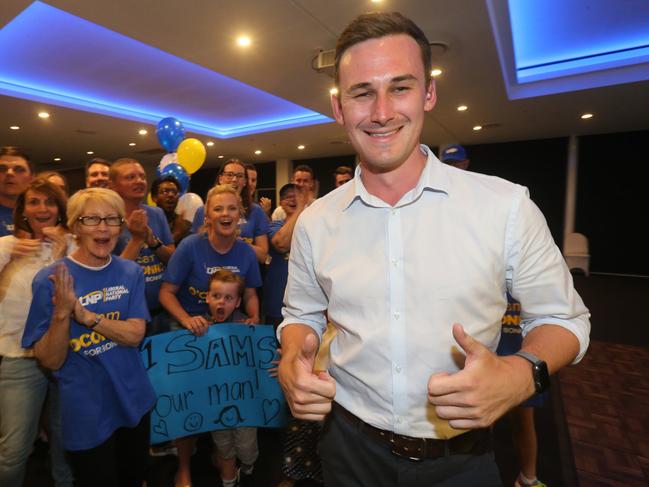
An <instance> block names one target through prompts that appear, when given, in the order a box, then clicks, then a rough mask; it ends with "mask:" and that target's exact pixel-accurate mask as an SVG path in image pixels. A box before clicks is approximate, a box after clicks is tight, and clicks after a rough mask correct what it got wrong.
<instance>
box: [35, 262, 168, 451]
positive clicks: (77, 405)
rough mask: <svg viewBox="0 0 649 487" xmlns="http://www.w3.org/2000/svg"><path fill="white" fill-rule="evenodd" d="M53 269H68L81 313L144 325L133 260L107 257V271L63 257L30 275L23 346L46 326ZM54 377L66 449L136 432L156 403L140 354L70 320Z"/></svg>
mask: <svg viewBox="0 0 649 487" xmlns="http://www.w3.org/2000/svg"><path fill="white" fill-rule="evenodd" d="M59 263H64V264H65V265H66V266H67V267H68V269H69V271H70V275H71V276H72V278H73V279H74V292H75V294H76V296H78V297H79V298H78V299H79V302H80V303H81V304H82V305H83V306H84V307H85V308H86V309H88V310H90V311H93V312H95V313H98V314H101V315H103V316H105V317H106V318H109V319H116V320H126V319H128V318H142V319H144V320H148V319H149V311H148V310H147V307H146V303H145V301H144V275H143V274H142V269H141V268H140V267H139V266H138V265H137V264H136V263H135V262H132V261H129V260H126V259H122V258H120V257H115V256H113V257H112V259H111V262H110V263H109V264H108V265H107V266H106V267H103V268H99V269H91V268H88V267H84V266H82V265H80V264H78V263H76V262H75V261H73V260H71V259H70V258H69V257H66V258H64V259H62V260H59V261H57V262H55V263H54V264H52V265H50V266H47V267H45V268H44V269H41V270H40V271H39V272H38V273H37V274H36V276H35V277H34V281H33V282H32V291H33V299H32V304H31V307H30V309H29V315H28V317H27V323H26V325H25V331H24V334H23V339H22V346H23V347H24V348H31V347H33V346H34V344H35V343H36V342H37V341H39V340H40V339H41V338H42V337H43V335H44V334H45V333H46V332H47V330H48V328H49V327H50V320H51V319H52V314H53V312H54V305H53V304H52V296H53V295H54V285H53V283H52V281H50V279H49V276H50V275H51V274H52V273H53V272H54V269H55V267H56V266H57V265H58V264H59ZM53 374H54V377H55V379H56V381H57V383H58V387H59V390H60V396H61V421H62V428H63V446H64V448H65V449H66V450H87V449H90V448H94V447H96V446H98V445H100V444H101V443H103V442H104V441H106V440H107V439H108V438H109V437H110V436H111V435H112V434H113V432H114V431H115V430H117V429H118V428H122V427H134V426H136V425H137V424H138V423H139V422H140V420H141V419H142V417H143V416H144V415H145V414H146V413H147V412H148V411H149V410H150V409H151V408H152V407H153V405H154V403H155V399H156V397H155V393H154V391H153V388H152V387H151V383H150V382H149V378H148V377H147V374H146V371H145V370H144V365H143V363H142V360H141V358H140V352H139V350H138V348H137V347H127V346H123V345H119V344H117V343H116V342H114V341H113V340H110V339H108V338H106V337H104V336H103V335H101V334H100V333H98V332H96V331H92V330H89V329H88V328H86V327H85V326H83V325H81V324H79V323H77V322H76V321H75V320H74V319H71V320H70V344H69V350H68V354H67V357H66V359H65V362H64V363H63V366H62V367H61V368H60V369H59V370H56V371H54V373H53Z"/></svg>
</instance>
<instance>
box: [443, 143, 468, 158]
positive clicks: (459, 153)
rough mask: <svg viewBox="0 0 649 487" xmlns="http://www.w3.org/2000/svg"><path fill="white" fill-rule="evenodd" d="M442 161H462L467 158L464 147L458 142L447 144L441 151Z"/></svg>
mask: <svg viewBox="0 0 649 487" xmlns="http://www.w3.org/2000/svg"><path fill="white" fill-rule="evenodd" d="M441 159H442V162H446V161H451V162H453V161H464V160H466V159H468V157H467V156H466V151H465V150H464V147H462V146H461V145H459V144H453V145H449V146H448V147H447V148H446V149H444V150H443V151H442V157H441Z"/></svg>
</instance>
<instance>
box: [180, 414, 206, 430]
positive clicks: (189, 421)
mask: <svg viewBox="0 0 649 487" xmlns="http://www.w3.org/2000/svg"><path fill="white" fill-rule="evenodd" d="M201 426H203V415H202V414H201V413H189V414H188V415H187V417H186V418H185V423H184V427H185V431H188V432H189V433H193V432H194V431H198V430H199V429H201Z"/></svg>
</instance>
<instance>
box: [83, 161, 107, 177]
mask: <svg viewBox="0 0 649 487" xmlns="http://www.w3.org/2000/svg"><path fill="white" fill-rule="evenodd" d="M93 164H101V165H102V166H106V167H107V168H108V169H110V161H107V160H106V159H102V158H101V157H94V158H92V159H90V160H89V161H87V162H86V177H88V170H89V169H90V166H92V165H93Z"/></svg>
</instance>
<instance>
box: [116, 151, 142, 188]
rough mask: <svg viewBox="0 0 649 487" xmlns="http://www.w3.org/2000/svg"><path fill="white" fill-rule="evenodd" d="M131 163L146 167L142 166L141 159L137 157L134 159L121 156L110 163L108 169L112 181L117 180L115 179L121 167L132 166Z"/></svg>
mask: <svg viewBox="0 0 649 487" xmlns="http://www.w3.org/2000/svg"><path fill="white" fill-rule="evenodd" d="M131 164H139V165H140V167H142V168H143V169H144V166H142V164H141V163H140V161H138V160H137V159H132V158H130V157H121V158H119V159H117V160H116V161H115V162H113V163H112V164H111V165H110V169H109V170H108V179H110V180H111V181H112V182H115V180H116V179H117V174H118V173H119V169H120V168H121V167H123V166H130V165H131Z"/></svg>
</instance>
